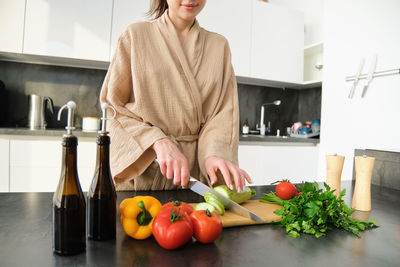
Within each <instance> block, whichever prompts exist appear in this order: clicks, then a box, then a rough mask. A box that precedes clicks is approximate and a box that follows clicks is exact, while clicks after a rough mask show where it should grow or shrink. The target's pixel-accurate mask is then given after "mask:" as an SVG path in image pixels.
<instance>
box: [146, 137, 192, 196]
mask: <svg viewBox="0 0 400 267" xmlns="http://www.w3.org/2000/svg"><path fill="white" fill-rule="evenodd" d="M152 148H153V150H154V151H155V152H156V154H157V160H158V164H159V165H160V170H161V173H162V174H163V175H164V176H165V177H167V179H169V180H171V179H173V181H174V184H175V185H179V184H180V185H181V186H182V187H183V188H185V187H186V186H187V184H188V182H189V167H188V162H187V159H186V157H185V155H183V154H182V152H181V151H180V150H179V148H178V147H177V146H176V145H175V143H174V142H172V141H171V140H170V139H169V138H163V139H160V140H157V141H155V142H154V144H153V145H152Z"/></svg>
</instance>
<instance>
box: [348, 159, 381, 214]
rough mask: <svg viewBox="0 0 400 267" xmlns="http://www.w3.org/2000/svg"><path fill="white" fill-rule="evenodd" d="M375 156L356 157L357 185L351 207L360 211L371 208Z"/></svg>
mask: <svg viewBox="0 0 400 267" xmlns="http://www.w3.org/2000/svg"><path fill="white" fill-rule="evenodd" d="M374 164H375V158H373V157H367V156H366V155H364V156H362V157H359V156H357V157H355V168H356V185H355V188H354V194H353V200H352V202H351V207H352V208H353V209H355V210H359V211H370V210H371V178H372V171H373V169H374Z"/></svg>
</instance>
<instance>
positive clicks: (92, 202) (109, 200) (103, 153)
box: [87, 103, 117, 240]
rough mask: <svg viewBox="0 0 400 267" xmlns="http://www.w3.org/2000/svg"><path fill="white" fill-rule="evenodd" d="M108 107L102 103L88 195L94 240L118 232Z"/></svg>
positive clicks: (106, 237) (89, 227) (91, 233)
mask: <svg viewBox="0 0 400 267" xmlns="http://www.w3.org/2000/svg"><path fill="white" fill-rule="evenodd" d="M108 108H109V106H108V105H107V104H106V103H103V104H102V105H101V109H102V113H103V114H102V117H101V121H102V126H101V130H100V131H99V134H98V136H97V141H96V143H97V160H96V168H95V173H94V176H93V179H92V182H91V184H90V188H89V192H88V196H87V203H88V205H87V215H88V228H87V230H88V237H89V238H91V239H94V240H108V239H114V238H115V232H116V216H117V210H116V206H117V194H116V192H115V187H114V183H113V180H112V177H111V172H110V157H109V154H110V137H109V136H108V132H107V131H106V128H107V126H106V125H107V123H106V122H107V120H108V119H109V118H107V110H108ZM114 112H115V110H114ZM114 114H115V113H114Z"/></svg>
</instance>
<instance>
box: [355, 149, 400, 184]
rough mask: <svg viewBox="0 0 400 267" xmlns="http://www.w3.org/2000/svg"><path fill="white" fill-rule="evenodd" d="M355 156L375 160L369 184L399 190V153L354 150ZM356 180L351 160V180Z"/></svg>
mask: <svg viewBox="0 0 400 267" xmlns="http://www.w3.org/2000/svg"><path fill="white" fill-rule="evenodd" d="M354 155H355V156H363V155H366V156H368V157H374V158H375V164H374V170H373V173H372V180H371V183H372V184H375V185H380V186H383V187H387V188H392V189H397V190H400V153H399V152H392V151H381V150H372V149H356V150H355V151H354ZM355 178H356V173H355V168H354V159H353V179H355Z"/></svg>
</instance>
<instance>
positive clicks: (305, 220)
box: [260, 182, 377, 238]
mask: <svg viewBox="0 0 400 267" xmlns="http://www.w3.org/2000/svg"><path fill="white" fill-rule="evenodd" d="M324 186H325V189H326V190H325V191H324V190H323V189H320V188H319V185H318V183H316V182H315V183H309V182H305V183H304V184H303V186H302V187H300V191H302V194H299V195H298V196H295V197H293V198H292V199H290V200H285V201H282V200H281V199H280V198H278V197H277V196H276V195H275V193H272V192H271V193H269V194H264V196H263V197H262V198H261V199H260V201H263V202H268V203H273V204H279V205H282V206H283V207H282V208H281V209H280V210H275V211H274V213H275V214H277V215H280V216H281V217H282V221H281V222H279V223H280V224H281V225H282V226H283V227H286V233H287V234H288V235H290V236H292V237H298V236H300V233H306V234H311V235H314V236H315V237H317V238H318V237H321V236H323V235H325V234H326V232H327V231H329V230H332V229H334V228H339V229H344V230H346V231H348V232H351V233H353V234H355V235H356V236H358V237H360V236H361V235H360V231H364V230H366V229H368V228H373V227H377V226H376V224H375V223H376V221H375V220H371V221H369V222H361V221H359V220H357V219H354V218H351V217H350V216H351V214H352V213H353V211H354V210H353V209H350V208H349V207H348V206H347V205H346V203H344V201H343V200H342V197H343V196H344V195H345V194H346V190H342V191H341V192H340V196H339V198H336V196H335V195H334V194H333V191H331V190H330V187H329V186H328V185H327V184H326V183H324Z"/></svg>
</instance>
